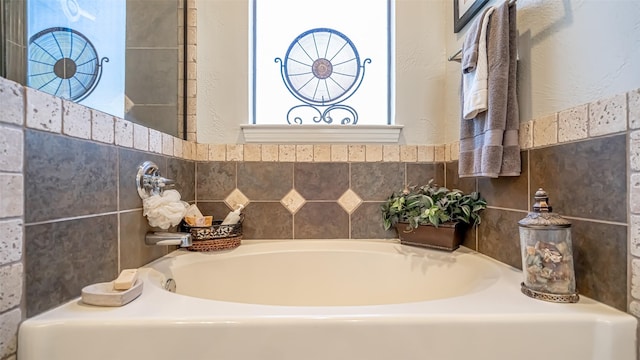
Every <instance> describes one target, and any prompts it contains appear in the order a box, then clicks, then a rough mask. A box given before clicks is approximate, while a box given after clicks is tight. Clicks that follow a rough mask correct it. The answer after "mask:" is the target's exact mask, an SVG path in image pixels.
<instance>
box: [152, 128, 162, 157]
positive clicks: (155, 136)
mask: <svg viewBox="0 0 640 360" xmlns="http://www.w3.org/2000/svg"><path fill="white" fill-rule="evenodd" d="M149 151H151V152H154V153H158V154H162V133H161V132H160V131H158V130H154V129H149Z"/></svg>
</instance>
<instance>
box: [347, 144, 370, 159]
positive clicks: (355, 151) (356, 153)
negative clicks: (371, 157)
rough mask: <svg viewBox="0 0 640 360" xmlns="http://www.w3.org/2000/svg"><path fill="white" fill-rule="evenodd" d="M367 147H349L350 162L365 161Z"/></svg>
mask: <svg viewBox="0 0 640 360" xmlns="http://www.w3.org/2000/svg"><path fill="white" fill-rule="evenodd" d="M365 160H366V147H365V146H364V145H349V161H365Z"/></svg>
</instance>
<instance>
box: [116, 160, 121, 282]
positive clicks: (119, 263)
mask: <svg viewBox="0 0 640 360" xmlns="http://www.w3.org/2000/svg"><path fill="white" fill-rule="evenodd" d="M116 209H118V215H117V216H116V219H117V220H116V221H117V231H118V234H117V236H116V239H117V240H118V249H117V251H118V259H117V263H118V270H117V271H118V272H117V273H118V274H120V269H122V267H121V257H122V245H121V242H122V238H121V237H120V233H121V231H120V230H121V229H120V212H119V210H120V151H116Z"/></svg>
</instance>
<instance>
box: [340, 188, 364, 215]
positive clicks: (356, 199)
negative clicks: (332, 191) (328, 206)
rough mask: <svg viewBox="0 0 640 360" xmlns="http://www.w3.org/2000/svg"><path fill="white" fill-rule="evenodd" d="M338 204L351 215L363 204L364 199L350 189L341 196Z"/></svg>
mask: <svg viewBox="0 0 640 360" xmlns="http://www.w3.org/2000/svg"><path fill="white" fill-rule="evenodd" d="M338 204H340V206H342V208H343V209H345V210H346V211H347V212H348V213H349V214H351V213H352V212H353V211H354V210H355V209H357V208H358V206H360V204H362V199H361V198H360V196H358V194H356V193H355V192H354V191H353V190H351V189H349V190H347V191H345V192H344V194H342V196H340V198H339V199H338Z"/></svg>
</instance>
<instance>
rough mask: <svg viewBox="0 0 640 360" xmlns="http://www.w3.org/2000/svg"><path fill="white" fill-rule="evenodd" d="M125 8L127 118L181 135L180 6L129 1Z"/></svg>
mask: <svg viewBox="0 0 640 360" xmlns="http://www.w3.org/2000/svg"><path fill="white" fill-rule="evenodd" d="M126 6H127V9H126V14H127V41H126V43H127V45H126V69H125V72H126V79H125V80H126V81H125V95H126V104H125V118H126V119H127V120H131V121H135V122H137V123H139V124H145V125H149V126H152V127H153V128H154V129H157V130H160V131H162V132H164V133H167V134H171V135H175V136H179V134H180V133H181V132H182V130H183V129H182V128H179V126H178V125H179V124H182V115H181V114H182V113H183V111H182V108H181V102H182V99H181V98H182V89H183V88H184V87H183V86H182V82H181V79H183V78H184V77H183V67H182V64H183V62H182V58H181V55H182V45H181V44H182V43H183V41H182V39H181V38H180V36H179V35H177V34H180V33H182V32H176V29H178V28H181V27H182V23H180V22H179V21H180V19H182V18H183V16H182V11H183V8H182V1H180V0H178V1H176V0H154V1H153V2H149V1H147V0H128V1H127V4H126ZM141 19H144V21H141ZM167 79H174V81H171V80H167Z"/></svg>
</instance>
